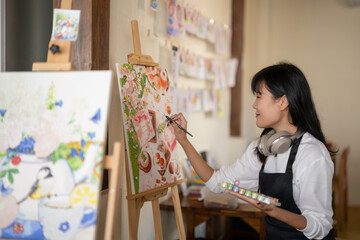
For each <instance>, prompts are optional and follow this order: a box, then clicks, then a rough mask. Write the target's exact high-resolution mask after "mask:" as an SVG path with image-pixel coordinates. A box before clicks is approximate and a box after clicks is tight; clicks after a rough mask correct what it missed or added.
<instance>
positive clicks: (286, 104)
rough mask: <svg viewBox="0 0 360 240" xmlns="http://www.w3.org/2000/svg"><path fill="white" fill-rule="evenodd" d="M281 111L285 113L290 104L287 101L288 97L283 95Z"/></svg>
mask: <svg viewBox="0 0 360 240" xmlns="http://www.w3.org/2000/svg"><path fill="white" fill-rule="evenodd" d="M279 103H280V110H281V111H283V110H285V109H286V108H287V107H288V106H289V102H288V100H287V97H286V95H283V96H282V97H281V98H280V101H279Z"/></svg>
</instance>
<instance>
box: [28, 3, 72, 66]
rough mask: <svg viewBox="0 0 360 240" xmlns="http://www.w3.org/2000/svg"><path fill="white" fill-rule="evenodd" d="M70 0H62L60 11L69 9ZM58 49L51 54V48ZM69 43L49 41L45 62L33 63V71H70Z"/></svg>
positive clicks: (70, 46) (70, 5) (70, 47)
mask: <svg viewBox="0 0 360 240" xmlns="http://www.w3.org/2000/svg"><path fill="white" fill-rule="evenodd" d="M71 8H72V0H62V1H61V9H71ZM52 46H54V47H58V49H59V51H58V52H56V53H53V52H52V51H51V47H52ZM71 50H72V42H71V41H50V42H49V48H48V55H47V61H46V62H34V63H33V66H32V70H33V71H70V70H73V69H74V67H73V65H72V63H71Z"/></svg>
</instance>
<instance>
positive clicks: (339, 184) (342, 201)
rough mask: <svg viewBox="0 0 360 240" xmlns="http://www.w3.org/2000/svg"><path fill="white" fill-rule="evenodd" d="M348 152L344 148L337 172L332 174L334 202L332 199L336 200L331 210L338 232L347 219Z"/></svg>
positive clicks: (348, 148) (347, 149) (348, 149)
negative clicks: (332, 210) (333, 213)
mask: <svg viewBox="0 0 360 240" xmlns="http://www.w3.org/2000/svg"><path fill="white" fill-rule="evenodd" d="M349 151H350V147H346V148H345V149H344V151H343V152H342V154H341V156H340V162H339V168H338V172H337V174H334V179H333V186H332V191H333V202H335V201H334V197H336V198H337V204H336V206H334V205H335V204H333V208H334V212H335V218H336V222H337V225H338V229H339V230H342V228H343V226H344V223H345V222H346V221H347V217H348V214H347V211H348V183H347V170H346V167H347V158H348V155H349ZM335 210H336V211H335Z"/></svg>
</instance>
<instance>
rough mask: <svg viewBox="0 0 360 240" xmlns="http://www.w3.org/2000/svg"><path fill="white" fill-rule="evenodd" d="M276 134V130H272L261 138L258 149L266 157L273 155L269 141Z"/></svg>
mask: <svg viewBox="0 0 360 240" xmlns="http://www.w3.org/2000/svg"><path fill="white" fill-rule="evenodd" d="M274 133H275V131H274V130H271V131H270V132H268V133H267V134H265V135H263V136H261V138H260V139H259V144H258V149H259V151H260V152H261V153H262V154H263V155H264V156H269V155H270V154H271V152H270V150H269V145H268V144H267V143H268V139H269V138H270V137H271V136H272V135H273V134H274Z"/></svg>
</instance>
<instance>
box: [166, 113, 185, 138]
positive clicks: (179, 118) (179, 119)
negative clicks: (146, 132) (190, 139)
mask: <svg viewBox="0 0 360 240" xmlns="http://www.w3.org/2000/svg"><path fill="white" fill-rule="evenodd" d="M171 119H172V120H173V122H170V121H168V122H169V123H170V125H171V126H172V127H173V129H174V132H175V137H176V140H177V141H178V142H179V143H181V142H182V141H184V140H186V139H187V137H186V132H185V131H183V130H181V129H180V128H179V127H178V126H177V125H176V123H177V124H179V125H180V126H181V127H182V128H184V129H187V121H186V119H185V117H184V115H183V114H182V113H177V114H174V115H172V116H171ZM175 122H176V123H175Z"/></svg>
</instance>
